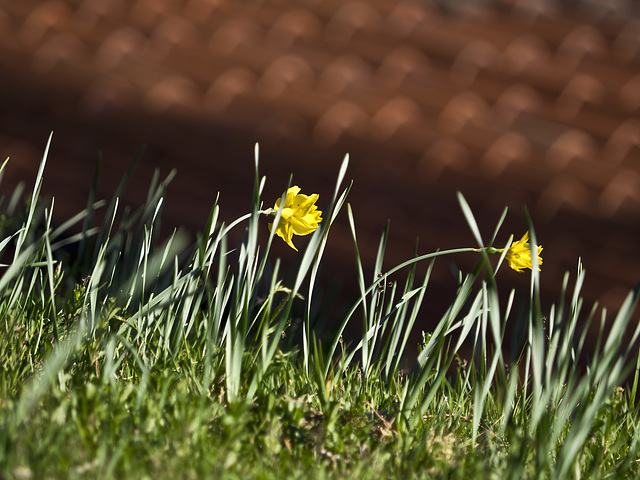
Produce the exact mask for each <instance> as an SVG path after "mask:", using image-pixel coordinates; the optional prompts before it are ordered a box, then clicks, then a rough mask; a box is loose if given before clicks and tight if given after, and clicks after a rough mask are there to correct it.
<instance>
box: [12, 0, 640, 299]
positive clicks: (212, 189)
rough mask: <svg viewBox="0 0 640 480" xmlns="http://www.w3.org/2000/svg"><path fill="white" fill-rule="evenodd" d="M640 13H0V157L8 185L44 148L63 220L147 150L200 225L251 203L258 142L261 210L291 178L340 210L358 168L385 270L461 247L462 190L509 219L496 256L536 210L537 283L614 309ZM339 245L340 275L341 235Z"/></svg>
mask: <svg viewBox="0 0 640 480" xmlns="http://www.w3.org/2000/svg"><path fill="white" fill-rule="evenodd" d="M637 5H638V4H637V3H636V2H634V1H631V0H629V1H624V0H619V1H605V0H601V1H596V0H592V1H586V0H585V1H566V2H560V1H553V0H520V1H517V0H513V1H497V0H496V1H490V0H485V1H471V0H468V1H463V0H459V1H443V2H436V1H426V0H425V1H417V0H416V1H397V0H367V1H358V0H352V1H345V0H301V1H297V2H290V1H284V0H265V1H240V0H235V1H232V0H136V1H133V0H68V1H64V0H48V1H33V0H21V1H20V2H15V1H11V0H0V7H1V8H0V65H1V67H2V72H1V75H0V105H1V106H2V112H1V113H0V154H2V155H5V156H11V157H12V158H13V159H14V160H13V161H12V164H13V166H12V168H13V170H10V171H9V177H8V179H9V182H11V181H14V182H15V181H17V180H18V179H19V178H31V176H30V175H32V174H33V172H35V170H36V168H37V164H38V162H39V158H40V155H41V152H42V150H43V147H44V143H45V140H46V134H48V132H49V131H51V130H54V131H55V133H54V142H53V148H52V161H50V163H49V167H48V169H49V171H48V173H47V175H46V176H45V181H46V182H48V183H47V184H46V185H47V186H48V188H49V191H50V192H53V193H55V195H56V202H57V203H56V208H57V209H58V210H59V212H60V213H62V214H64V215H67V214H68V213H71V212H75V211H77V210H78V209H79V208H82V206H83V205H84V202H85V201H86V191H87V190H88V188H89V186H90V182H91V180H90V179H91V175H92V171H93V167H94V165H93V160H94V159H95V157H96V152H97V150H98V149H103V150H104V151H105V155H104V158H105V165H106V166H107V168H105V169H104V172H103V175H104V176H105V177H106V182H107V183H106V184H107V187H108V186H109V185H113V183H114V182H115V181H116V179H117V178H119V176H120V175H121V174H122V172H123V171H124V169H125V168H126V164H127V162H128V161H129V160H131V158H132V157H133V154H134V150H135V146H136V145H137V144H139V143H141V142H147V143H148V144H149V151H148V152H147V154H146V155H145V159H144V161H143V169H147V170H148V171H151V170H152V169H153V167H160V168H161V169H162V170H163V171H164V172H165V173H166V172H168V171H169V170H170V169H171V168H173V167H178V169H179V172H178V177H177V179H176V180H175V182H174V183H175V184H174V185H173V186H172V189H173V190H171V191H170V198H169V199H168V202H167V210H166V214H167V216H168V217H169V219H170V220H171V221H173V222H176V223H185V224H187V225H190V226H192V227H194V228H197V227H198V225H201V224H202V223H204V221H205V220H206V216H207V213H208V210H209V208H210V207H211V204H212V202H213V200H214V199H215V193H216V192H217V191H221V198H222V204H223V206H224V205H225V198H226V199H233V200H235V199H236V198H240V197H244V199H247V198H248V193H247V192H250V187H249V186H248V185H247V182H250V181H251V179H252V176H253V171H252V168H253V163H252V159H251V156H252V150H253V142H255V141H259V142H260V146H261V151H262V152H263V155H264V158H265V159H264V160H263V161H262V162H263V163H262V165H263V167H264V170H265V171H266V172H268V175H269V179H270V181H271V184H270V186H269V187H268V188H271V189H272V190H268V192H269V193H273V192H277V191H280V190H281V189H282V186H283V185H285V184H286V181H287V179H288V174H289V172H293V173H294V180H295V181H304V184H305V186H307V188H310V189H311V190H314V191H320V192H321V193H322V194H325V195H330V194H331V192H332V188H333V185H332V182H333V181H334V179H335V177H336V175H337V169H338V165H339V163H340V161H341V159H342V155H344V153H346V152H349V153H350V155H351V160H352V166H351V170H350V172H351V173H350V176H351V177H352V178H354V180H355V184H354V188H353V191H352V193H351V195H350V201H351V202H352V204H353V207H354V210H355V211H356V219H357V220H358V227H360V228H362V229H363V232H364V234H363V235H362V240H363V243H364V244H365V246H367V247H368V248H369V249H370V250H371V251H375V246H376V242H377V237H378V235H379V233H380V231H381V230H382V228H383V227H384V222H385V221H386V219H387V218H390V219H391V222H392V229H391V238H392V239H394V238H395V240H394V241H395V242H396V243H392V245H394V248H392V249H391V250H390V253H389V255H390V257H391V258H392V259H393V258H398V259H404V258H406V257H408V256H410V254H411V250H412V247H411V246H412V243H413V239H414V238H415V237H416V236H420V237H421V249H427V250H431V249H434V248H448V247H454V246H460V245H464V244H467V245H468V244H469V242H472V236H471V235H470V233H469V230H468V227H466V224H465V221H464V218H463V216H462V214H461V213H459V210H458V209H457V206H456V199H455V192H456V191H462V192H463V193H464V195H465V196H466V197H467V199H468V200H469V202H470V204H471V205H472V207H473V209H474V212H475V213H476V214H477V217H478V222H479V224H480V225H481V229H482V230H483V232H487V236H489V235H490V233H491V232H492V231H493V228H494V226H495V223H496V222H497V220H498V218H499V216H500V213H501V210H502V208H503V207H504V206H505V205H507V206H510V207H511V208H512V210H513V216H511V214H510V217H509V218H510V219H513V220H508V221H507V223H506V225H505V229H507V230H508V231H507V230H505V233H504V235H502V236H500V237H499V241H501V242H506V239H507V238H508V235H509V234H510V233H514V235H515V236H516V237H518V238H519V236H520V235H521V233H522V229H524V224H523V222H522V214H521V212H522V207H523V206H527V208H528V209H529V212H530V213H531V216H532V217H533V220H534V224H535V225H536V229H537V232H538V237H539V238H542V239H543V240H544V247H545V249H544V256H545V263H544V270H543V274H544V276H545V277H546V278H548V279H549V283H551V284H553V285H556V286H557V285H558V284H559V282H560V281H561V278H562V274H563V272H564V270H565V269H569V270H574V269H575V265H576V263H577V259H578V257H580V256H582V257H583V258H584V262H585V265H586V269H587V271H588V275H587V278H588V279H589V280H590V281H591V283H590V284H589V285H590V286H588V288H587V291H586V294H587V297H590V298H592V299H595V298H600V297H603V296H604V297H605V298H604V303H605V304H606V303H607V302H608V301H610V303H612V304H615V302H617V301H619V298H620V295H621V292H624V290H625V289H627V288H629V287H631V286H632V285H633V284H634V283H635V282H636V281H637V280H638V279H639V277H640V255H639V254H638V248H637V246H638V245H640V229H639V228H638V225H639V224H638V221H639V220H640V17H639V16H638V14H639V13H640V8H639V7H638V6H637ZM16 162H17V163H16ZM109 182H111V183H109ZM140 182H141V183H140V187H139V188H137V189H134V191H133V192H132V193H131V197H130V198H131V200H132V201H133V202H136V201H142V200H143V199H144V196H145V193H146V192H145V190H144V188H145V187H144V182H143V181H142V180H140ZM243 182H244V183H243ZM314 182H315V183H314ZM242 185H245V187H242ZM107 187H105V188H106V190H108V188H107ZM2 188H3V189H7V188H8V185H7V179H5V180H4V184H3V185H2ZM242 188H244V190H242V191H241V192H238V189H242ZM108 193H111V192H108ZM234 195H235V196H234ZM274 198H275V197H274ZM172 203H173V205H174V206H171V204H172ZM227 206H228V210H227V211H229V212H230V213H231V214H241V213H243V212H244V210H246V208H245V204H242V205H238V204H233V202H231V204H230V205H227ZM335 235H336V236H337V237H338V240H337V241H336V246H335V250H336V251H337V252H338V253H337V254H336V255H338V256H340V255H343V256H351V257H352V256H353V254H352V253H351V247H350V246H349V244H350V240H349V238H350V234H349V232H348V229H347V227H346V226H345V227H343V228H337V229H336V233H335Z"/></svg>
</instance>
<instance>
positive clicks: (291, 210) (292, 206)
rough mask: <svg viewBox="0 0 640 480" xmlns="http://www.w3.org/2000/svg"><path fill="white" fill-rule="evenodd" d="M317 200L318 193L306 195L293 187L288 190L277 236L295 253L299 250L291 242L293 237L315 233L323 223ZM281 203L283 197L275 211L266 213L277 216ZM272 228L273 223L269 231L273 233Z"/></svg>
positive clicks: (277, 203) (298, 188)
mask: <svg viewBox="0 0 640 480" xmlns="http://www.w3.org/2000/svg"><path fill="white" fill-rule="evenodd" d="M317 200H318V194H317V193H314V194H313V195H304V194H302V193H300V187H298V186H293V187H291V188H289V189H288V190H287V193H286V199H285V201H284V207H283V208H282V214H281V216H280V221H279V222H278V225H277V226H276V235H278V236H279V237H281V238H282V239H283V240H284V241H285V242H287V245H289V246H290V247H291V248H293V249H294V250H295V251H298V249H297V248H296V247H295V245H294V244H293V242H292V241H291V239H292V238H293V236H294V235H308V234H310V233H313V232H315V231H316V229H317V228H318V225H319V224H320V222H321V221H322V217H321V215H322V212H321V211H320V210H318V207H316V205H315V203H316V201H317ZM281 202H282V197H280V198H279V199H278V200H276V204H275V206H274V207H273V209H269V210H267V212H265V213H270V214H271V215H276V214H277V211H278V210H279V209H280V203H281ZM272 228H273V223H271V224H269V231H271V229H272Z"/></svg>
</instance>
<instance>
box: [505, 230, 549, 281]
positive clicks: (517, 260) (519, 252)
mask: <svg viewBox="0 0 640 480" xmlns="http://www.w3.org/2000/svg"><path fill="white" fill-rule="evenodd" d="M536 248H537V250H538V265H542V257H541V256H540V253H541V252H542V247H541V246H539V245H538V246H536ZM505 258H506V259H507V262H509V266H510V267H511V268H512V269H514V270H515V271H516V272H522V271H524V269H525V268H529V269H531V270H533V259H532V258H531V247H530V246H529V232H526V233H525V234H524V235H523V236H522V238H521V239H520V240H518V241H517V242H513V243H512V244H511V246H510V247H509V250H507V254H506V256H505ZM538 270H540V268H538Z"/></svg>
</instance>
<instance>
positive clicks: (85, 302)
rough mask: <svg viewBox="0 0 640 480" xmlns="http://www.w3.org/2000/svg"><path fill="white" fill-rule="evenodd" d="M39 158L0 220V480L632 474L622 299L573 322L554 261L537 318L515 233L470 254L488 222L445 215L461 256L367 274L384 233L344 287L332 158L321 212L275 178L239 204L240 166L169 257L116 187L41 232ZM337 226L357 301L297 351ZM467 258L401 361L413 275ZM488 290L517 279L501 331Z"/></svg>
mask: <svg viewBox="0 0 640 480" xmlns="http://www.w3.org/2000/svg"><path fill="white" fill-rule="evenodd" d="M50 141H51V139H50ZM49 147H50V144H48V145H47V149H46V151H45V153H44V155H43V160H42V163H41V168H40V171H39V172H38V175H37V178H36V179H35V183H34V185H35V186H34V189H33V191H32V192H30V195H29V196H28V197H27V198H24V199H22V197H20V195H19V192H17V193H16V194H15V195H13V196H8V197H6V198H3V199H2V202H1V203H0V214H1V216H0V262H1V263H2V266H1V267H0V275H1V277H0V338H2V341H1V342H0V478H2V479H14V478H15V479H28V478H35V479H40V478H118V479H120V478H140V479H143V478H149V479H154V480H159V479H164V478H167V479H169V478H171V479H173V478H198V479H199V478H216V479H217V478H239V479H245V478H259V479H270V478H274V479H276V478H305V479H306V478H336V479H338V478H340V479H342V478H364V479H367V478H372V479H379V478H501V479H503V478H514V479H520V478H553V479H556V478H583V477H584V478H635V477H637V476H638V475H640V461H639V459H638V458H639V456H638V447H639V441H640V430H639V415H638V399H637V398H636V396H637V385H638V376H639V374H638V366H639V363H638V362H639V356H638V352H637V342H636V340H637V337H638V334H639V332H640V326H639V323H638V320H637V309H636V306H637V302H638V292H637V291H636V290H634V291H631V292H629V295H628V297H627V298H626V300H625V301H624V303H623V304H622V305H620V308H619V310H618V312H617V314H616V315H615V316H612V317H611V318H609V316H608V315H607V313H606V312H603V311H601V310H600V309H598V308H596V307H595V306H593V307H592V306H585V305H583V301H582V300H581V298H580V287H581V285H582V283H583V281H584V276H585V273H584V271H583V270H582V268H581V267H580V264H579V263H578V259H576V262H577V263H578V265H579V266H578V270H577V272H570V273H567V275H566V277H565V281H564V288H563V289H562V290H561V291H559V292H558V295H557V302H556V303H554V304H552V305H545V304H543V302H542V301H541V300H540V295H539V291H540V286H539V282H540V276H539V273H538V272H539V270H538V268H544V265H540V262H541V261H542V257H543V256H544V252H541V250H542V249H541V248H540V247H537V246H536V237H535V231H534V228H533V224H532V222H531V221H528V224H527V225H523V232H527V235H528V236H525V237H522V233H523V232H516V233H514V235H515V236H514V235H512V236H511V239H510V240H509V242H508V243H507V244H505V245H494V242H495V239H496V238H497V236H498V232H499V231H500V227H501V224H502V221H503V220H504V217H505V215H506V214H507V212H506V210H505V212H504V215H503V217H502V219H501V220H500V221H499V222H498V225H490V226H487V225H481V226H479V225H477V224H476V221H475V219H474V217H473V213H472V212H471V210H470V208H469V206H468V205H467V203H466V201H465V200H464V197H463V196H462V195H461V194H459V195H458V199H459V203H460V207H461V215H460V221H461V222H466V223H467V224H468V225H469V228H470V229H471V232H472V233H473V236H474V238H475V239H476V242H477V244H476V245H473V246H470V247H469V248H463V249H454V250H440V251H436V252H427V253H417V254H416V255H415V256H414V257H413V258H409V259H408V260H407V261H406V262H404V263H402V264H399V265H396V266H394V267H393V268H391V269H388V270H386V271H383V269H382V265H383V259H384V251H385V245H386V241H387V236H388V235H389V232H388V230H386V231H384V232H382V233H381V238H380V248H379V250H378V254H377V256H376V258H375V259H372V260H373V261H374V262H375V267H374V269H373V271H372V272H365V271H364V268H363V266H362V265H363V263H364V262H363V261H362V259H361V258H360V254H359V250H358V243H357V237H356V227H355V225H356V219H355V218H354V215H353V213H352V211H351V208H350V206H349V204H348V202H347V199H348V192H349V188H350V185H349V184H348V183H347V182H345V178H346V175H347V171H348V157H347V158H345V161H344V162H343V164H342V167H341V169H340V171H339V172H336V175H337V182H336V189H335V194H334V195H333V198H331V199H326V198H322V199H319V198H317V197H316V196H314V195H313V194H312V192H311V191H307V190H305V189H306V188H310V189H311V190H312V189H313V186H303V188H302V190H300V189H298V187H297V186H296V185H295V184H294V183H292V182H291V180H290V181H289V184H288V185H286V184H284V185H282V191H283V192H285V193H288V195H283V196H282V197H281V198H280V199H277V200H276V199H263V198H262V189H263V186H264V182H265V181H266V179H264V178H261V177H260V176H259V173H258V172H259V168H258V156H259V155H258V148H257V147H256V158H255V170H256V179H255V185H254V189H253V195H252V198H247V211H248V213H247V215H245V216H243V217H241V218H238V219H237V220H235V221H233V222H231V223H229V224H225V223H224V222H222V221H221V220H220V218H221V214H220V209H219V207H218V205H213V206H212V209H211V214H210V216H209V219H208V222H207V224H206V226H205V228H204V229H203V232H202V234H201V235H200V236H199V237H198V239H197V240H196V242H195V243H193V244H192V243H189V242H187V241H186V240H185V238H184V237H182V236H181V235H180V234H179V233H178V232H176V233H175V234H174V235H173V236H170V237H169V238H167V239H160V238H159V235H158V232H157V231H156V228H157V227H156V225H157V221H158V218H159V217H160V215H161V210H162V204H163V203H164V202H165V198H164V193H165V192H164V190H165V186H166V185H165V184H164V183H163V182H157V183H154V184H152V185H151V186H150V189H149V195H148V201H147V203H146V204H145V205H143V206H142V207H140V208H139V209H133V210H131V209H126V208H124V207H123V206H122V205H120V202H119V194H120V192H121V189H123V188H124V186H125V185H126V181H127V179H126V178H125V179H124V180H123V182H122V184H121V186H120V187H119V189H118V191H116V192H114V195H113V198H112V199H110V200H106V201H102V200H96V199H95V198H93V195H91V196H90V200H89V202H88V204H87V208H86V209H84V210H83V211H81V212H79V213H78V215H77V216H75V217H73V218H70V219H69V220H68V221H67V222H65V223H62V224H58V225H54V224H53V221H52V209H53V208H54V203H53V202H47V203H45V202H44V201H43V200H42V199H41V198H40V187H41V184H42V179H43V175H44V174H45V165H46V157H47V152H48V150H49ZM9 161H10V160H9ZM5 165H6V162H5ZM3 168H4V166H3ZM355 181H357V179H355ZM221 195H224V192H221ZM166 201H171V199H170V198H168V199H166ZM263 205H268V206H270V207H271V208H264V209H263ZM98 209H100V211H101V212H103V217H104V221H102V222H100V223H99V224H96V223H97V222H96V221H95V218H96V212H97V210H98ZM338 215H346V217H347V218H348V221H349V224H350V226H351V229H352V233H353V239H354V252H355V253H354V265H355V268H356V269H357V270H358V272H359V275H358V279H359V282H358V285H357V286H356V289H358V290H359V291H360V295H359V297H358V298H355V299H354V303H353V307H352V308H351V309H349V310H348V311H347V312H345V313H344V318H340V319H338V321H337V322H336V325H335V326H334V327H333V328H332V329H328V330H327V331H330V332H331V333H329V334H324V335H322V336H320V335H318V336H317V335H316V333H315V332H316V329H315V328H314V325H315V324H316V323H317V318H315V315H316V314H317V313H316V312H317V311H318V308H317V302H318V301H319V300H317V299H318V298H319V296H318V295H317V292H318V291H319V290H321V289H322V288H323V286H322V285H319V276H318V271H319V268H320V265H321V262H322V260H323V253H324V251H325V246H326V242H327V239H328V237H329V235H330V234H331V227H332V225H333V224H334V222H335V220H336V218H337V216H338ZM265 229H266V231H268V232H269V234H268V237H267V238H268V240H267V241H266V242H263V241H262V240H260V239H261V238H264V235H258V232H259V230H262V231H265ZM487 230H488V231H489V232H490V235H487V234H486V231H487ZM231 231H241V232H244V239H243V240H242V242H239V243H238V244H233V243H232V240H231V236H230V232H231ZM521 237H522V238H521ZM234 238H237V237H234ZM282 241H285V242H286V243H287V244H289V245H290V246H292V247H293V248H295V249H297V250H298V253H297V254H296V255H299V258H300V261H299V266H298V267H297V270H296V271H295V272H293V275H285V272H281V271H280V270H281V267H280V262H279V260H278V259H277V258H274V255H273V254H271V247H272V244H273V242H282ZM470 252H474V253H475V254H476V255H477V265H476V266H475V267H474V268H473V269H471V270H470V271H468V272H467V271H460V272H459V285H458V288H457V291H456V292H454V294H453V295H452V298H451V305H450V307H449V308H448V309H447V310H446V312H445V313H444V314H443V315H442V318H441V319H440V320H439V322H438V323H437V326H436V327H435V328H434V329H433V330H432V331H429V332H422V341H421V342H420V345H419V348H418V354H417V355H415V354H412V353H411V352H413V351H414V350H415V349H413V348H409V346H410V345H409V342H410V341H411V340H410V338H412V337H411V335H410V334H411V333H412V332H413V331H414V330H415V329H416V324H417V319H419V318H420V315H421V312H422V311H423V306H424V303H425V302H426V301H427V300H426V298H427V297H425V293H426V292H427V291H428V287H429V281H430V275H431V267H432V266H433V262H434V261H436V260H437V258H439V257H443V256H450V255H454V256H455V255H458V254H461V253H465V254H469V253H470ZM368 260H369V259H368ZM418 267H422V268H418ZM508 269H515V270H522V273H520V274H521V275H527V276H528V277H529V278H530V279H531V282H530V288H529V289H528V290H527V291H526V292H524V297H526V298H527V299H528V300H527V301H526V305H524V307H525V308H524V309H523V308H522V306H521V305H518V304H517V303H518V302H516V300H515V299H516V298H518V296H517V295H516V292H515V291H507V292H505V291H503V290H502V289H500V288H499V287H498V283H499V282H500V277H501V273H506V272H504V270H508ZM285 278H287V279H288V278H291V280H287V281H285V280H284V279H285ZM392 278H393V280H392ZM399 279H400V280H399ZM569 285H571V287H569ZM520 296H522V295H520ZM296 319H299V322H298V321H294V320H296ZM515 321H518V322H520V323H521V324H522V325H524V327H523V330H524V334H523V338H524V341H523V346H522V349H521V351H520V352H518V353H519V354H518V355H516V356H515V359H516V360H513V359H512V356H509V357H507V356H506V355H505V354H504V353H503V351H504V348H503V346H505V345H506V343H505V342H507V341H508V338H507V336H506V335H505V332H506V331H507V329H508V327H509V326H510V325H511V323H512V322H515ZM592 323H593V324H594V325H596V326H597V327H598V328H597V331H598V332H599V335H598V341H597V346H596V348H595V349H594V350H591V349H588V348H587V346H586V342H585V340H586V335H587V330H588V328H589V326H590V325H591V324H592ZM354 327H357V328H356V330H358V331H360V332H361V334H360V335H359V337H358V338H355V339H353V338H346V335H345V332H347V331H348V330H349V331H353V330H354ZM418 333H419V332H418ZM463 345H464V346H466V347H465V350H464V352H469V351H470V353H463V349H462V348H463ZM469 345H470V350H469V348H468V346H469ZM412 355H413V358H412ZM406 365H409V367H408V368H405V367H406Z"/></svg>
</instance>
